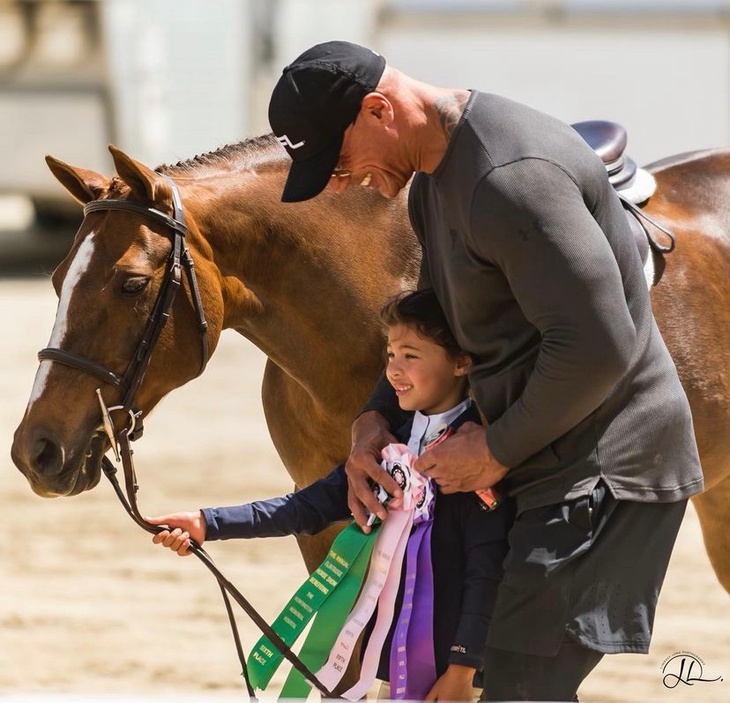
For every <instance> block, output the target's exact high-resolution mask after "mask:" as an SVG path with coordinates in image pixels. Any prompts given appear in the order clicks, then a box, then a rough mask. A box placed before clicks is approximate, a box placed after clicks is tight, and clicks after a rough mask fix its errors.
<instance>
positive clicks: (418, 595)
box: [390, 480, 436, 700]
mask: <svg viewBox="0 0 730 703" xmlns="http://www.w3.org/2000/svg"><path fill="white" fill-rule="evenodd" d="M426 481H427V484H426V486H427V491H425V492H424V496H423V500H422V502H421V505H419V506H417V514H416V517H415V519H414V524H415V525H416V527H415V529H414V531H413V533H412V534H411V537H410V539H409V540H408V548H407V551H406V576H405V581H404V590H403V604H402V605H401V610H400V615H399V617H398V622H397V624H396V627H395V632H394V633H393V642H392V644H391V650H390V691H391V697H392V698H393V699H396V700H398V699H400V700H403V699H406V700H423V699H424V698H425V697H426V695H427V694H428V692H429V691H430V690H431V686H433V684H434V682H435V681H436V657H435V654H434V645H433V599H434V596H433V569H432V563H431V528H432V526H433V493H432V487H431V485H430V481H429V480H426Z"/></svg>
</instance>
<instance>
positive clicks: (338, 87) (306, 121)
mask: <svg viewBox="0 0 730 703" xmlns="http://www.w3.org/2000/svg"><path fill="white" fill-rule="evenodd" d="M384 70H385V59H384V58H383V57H382V56H380V55H379V54H376V53H375V52H374V51H372V50H370V49H367V48H365V47H364V46H358V45H357V44H351V43H350V42H345V41H331V42H326V43H325V44H317V46H314V47H312V48H311V49H309V50H308V51H305V52H304V53H303V54H302V55H301V56H299V57H298V58H296V59H295V60H294V62H293V63H291V64H290V65H289V66H287V67H286V68H285V69H284V72H283V75H282V76H281V78H279V82H278V83H277V84H276V87H275V88H274V92H273V93H272V95H271V102H270V103H269V122H270V124H271V129H272V130H273V132H274V134H275V135H276V138H277V139H278V140H279V142H280V143H281V144H282V145H283V146H284V147H285V148H286V150H287V152H288V153H289V156H291V158H292V165H291V168H290V169H289V177H288V178H287V181H286V185H285V186H284V192H283V194H282V196H281V199H282V201H284V202H286V203H295V202H299V201H300V200H309V198H313V197H314V196H315V195H319V193H321V192H322V191H323V190H324V189H325V188H326V186H327V183H329V179H330V177H331V176H332V171H333V170H334V168H335V166H337V161H338V160H339V157H340V149H341V148H342V139H343V136H344V134H345V130H346V129H347V128H348V127H349V126H350V125H351V124H352V123H353V122H354V121H355V118H356V117H357V113H358V112H359V111H360V105H361V103H362V99H363V98H364V97H365V96H366V95H367V94H368V93H371V92H372V91H373V90H375V88H376V87H377V85H378V82H379V81H380V77H381V76H382V75H383V71H384Z"/></svg>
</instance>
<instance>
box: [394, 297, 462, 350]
mask: <svg viewBox="0 0 730 703" xmlns="http://www.w3.org/2000/svg"><path fill="white" fill-rule="evenodd" d="M380 319H381V321H382V323H383V324H384V325H385V326H386V327H387V326H390V325H398V324H403V325H413V327H415V328H416V331H417V332H418V334H420V335H421V336H422V337H425V338H426V339H430V340H431V341H433V342H435V343H436V344H438V345H440V346H442V347H443V348H444V349H445V350H446V351H447V353H448V354H449V355H450V356H452V357H453V356H458V355H459V354H463V353H464V350H463V349H462V348H461V347H460V346H459V344H458V342H457V341H456V339H455V337H454V333H453V332H452V331H451V327H449V322H448V320H447V319H446V315H445V314H444V311H443V309H442V308H441V304H440V303H439V301H438V298H436V293H435V292H434V290H433V288H424V289H423V290H417V291H411V292H408V291H406V292H405V293H401V294H399V295H396V296H395V297H393V298H391V299H390V300H389V301H388V302H387V303H386V304H385V306H384V307H383V309H382V310H381V311H380Z"/></svg>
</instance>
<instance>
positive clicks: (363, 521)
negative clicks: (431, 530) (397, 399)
mask: <svg viewBox="0 0 730 703" xmlns="http://www.w3.org/2000/svg"><path fill="white" fill-rule="evenodd" d="M395 441H397V440H396V439H395V437H393V435H392V434H391V433H390V430H389V428H388V424H387V423H386V421H385V418H383V416H382V415H380V413H377V412H375V411H374V410H370V411H369V412H365V413H363V414H362V415H360V416H359V417H358V418H357V419H356V420H355V422H354V423H353V424H352V450H351V451H350V456H349V458H348V459H347V463H346V464H345V473H346V474H347V483H348V488H347V504H348V505H349V507H350V512H351V513H352V517H353V518H354V519H355V522H357V524H358V525H360V527H361V528H362V531H363V532H365V533H366V534H367V533H369V532H370V526H369V525H368V524H367V520H368V513H373V514H375V515H377V516H378V517H379V518H380V519H381V520H385V518H386V517H387V515H388V512H387V510H386V509H385V506H383V504H382V503H381V502H380V501H379V500H378V499H377V498H376V497H375V495H374V493H373V491H372V488H371V487H370V483H369V482H368V479H371V480H372V481H374V482H375V483H379V484H380V485H381V486H382V487H383V488H384V489H385V490H386V491H387V492H388V493H390V495H392V496H393V497H394V498H400V497H401V496H402V493H403V492H402V491H401V489H400V487H399V486H398V484H397V483H396V482H395V481H394V480H393V477H392V476H391V475H390V474H389V473H388V472H387V471H386V470H385V469H384V468H383V467H382V466H381V465H380V462H381V460H382V457H381V455H380V452H381V451H382V449H383V447H385V446H386V445H387V444H391V443H393V442H395Z"/></svg>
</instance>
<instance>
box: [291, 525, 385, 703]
mask: <svg viewBox="0 0 730 703" xmlns="http://www.w3.org/2000/svg"><path fill="white" fill-rule="evenodd" d="M379 527H380V523H377V524H376V525H375V526H374V527H373V529H374V530H375V529H377V528H379ZM368 537H370V539H368V541H367V542H365V545H364V547H363V548H362V550H361V551H360V553H359V554H358V555H357V557H356V558H355V561H354V563H353V564H352V565H351V566H350V570H349V572H348V574H347V577H346V578H344V579H343V580H342V582H341V583H340V585H339V586H338V587H337V588H336V589H334V591H333V592H332V593H331V595H330V597H329V598H327V599H326V600H325V602H324V603H323V605H322V607H321V608H320V609H319V611H318V612H317V615H316V616H315V619H314V621H313V622H312V628H311V629H310V631H309V634H308V635H307V638H306V639H305V640H304V644H303V645H302V649H301V651H300V652H299V659H300V660H301V661H302V663H303V664H304V665H305V666H306V667H307V668H308V669H309V670H310V671H317V670H318V669H320V668H321V667H322V665H323V664H324V663H325V662H326V661H327V657H328V655H329V653H330V651H331V649H332V646H333V645H334V643H335V638H336V637H337V633H338V632H339V631H340V628H341V627H342V624H343V623H344V622H345V619H346V618H347V615H348V613H349V612H350V609H351V608H352V604H353V603H354V602H355V598H357V596H358V593H360V588H361V586H362V582H363V581H364V580H365V572H366V571H367V568H368V564H369V563H370V555H371V554H372V551H373V547H374V545H375V534H374V533H371V534H370V535H368ZM311 688H312V684H311V683H309V681H307V680H306V679H305V678H304V676H303V675H302V674H301V673H300V672H299V671H297V670H296V669H294V668H292V669H291V671H290V672H289V675H288V676H287V679H286V681H285V683H284V686H283V687H282V689H281V694H280V697H281V698H301V699H305V698H306V697H307V696H308V695H309V691H310V690H311Z"/></svg>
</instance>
